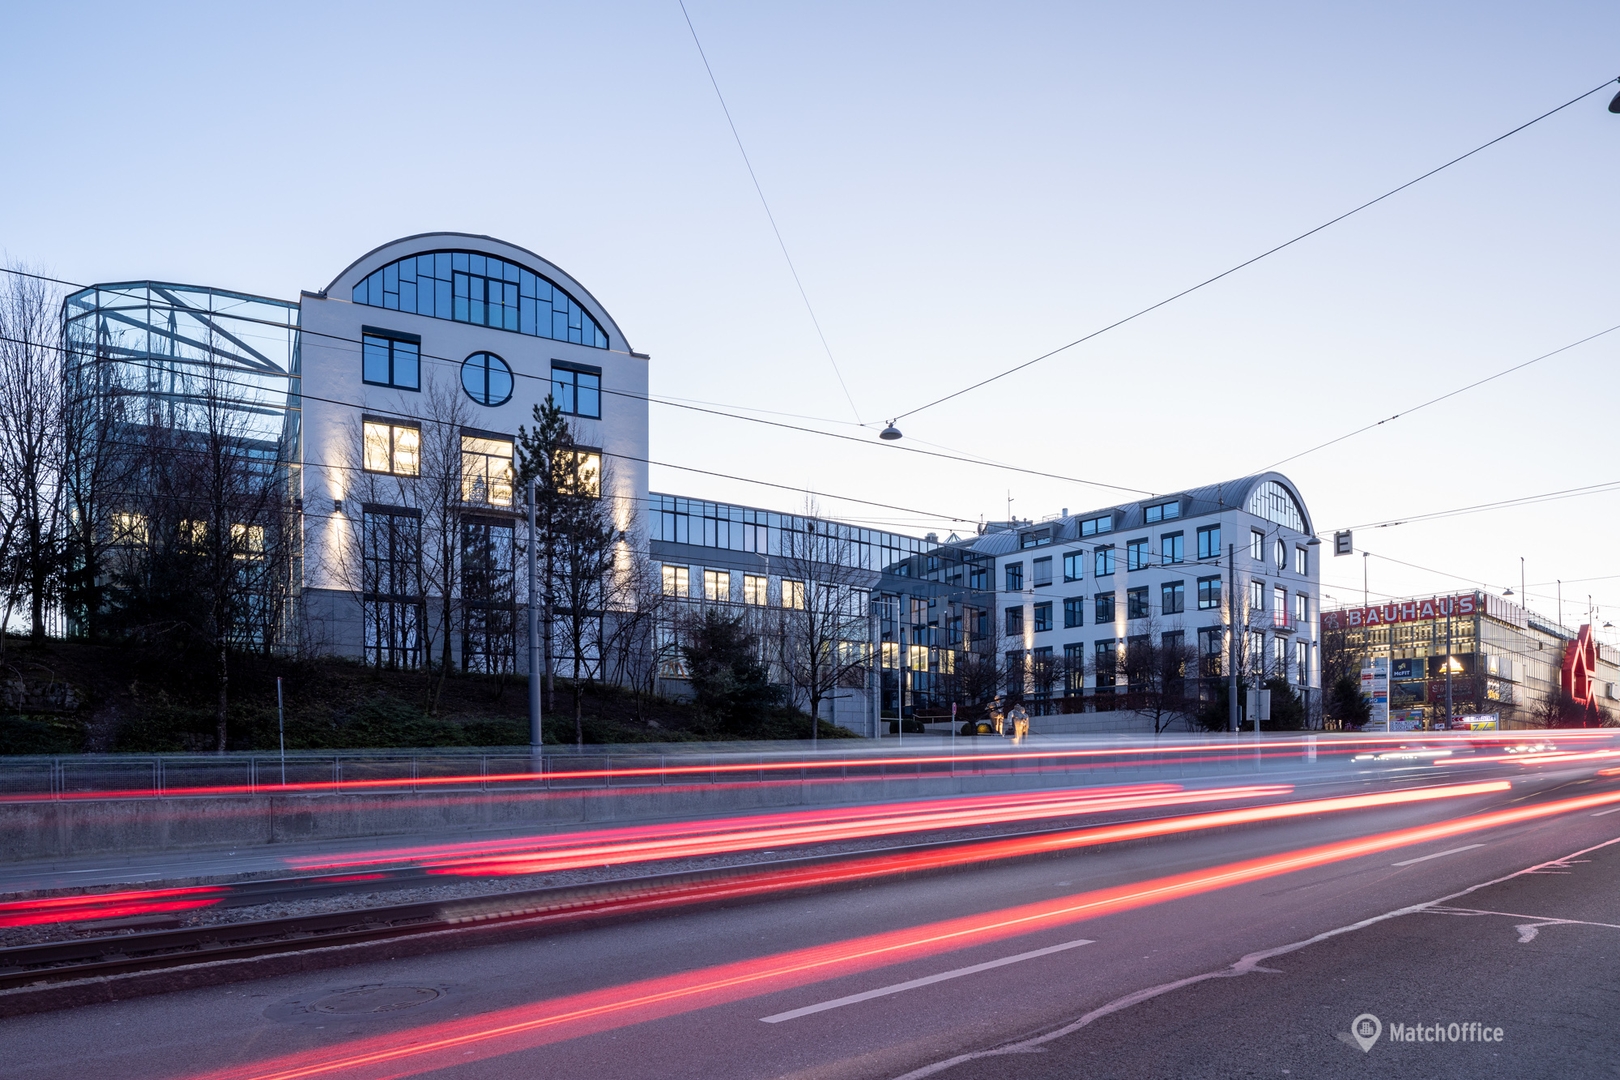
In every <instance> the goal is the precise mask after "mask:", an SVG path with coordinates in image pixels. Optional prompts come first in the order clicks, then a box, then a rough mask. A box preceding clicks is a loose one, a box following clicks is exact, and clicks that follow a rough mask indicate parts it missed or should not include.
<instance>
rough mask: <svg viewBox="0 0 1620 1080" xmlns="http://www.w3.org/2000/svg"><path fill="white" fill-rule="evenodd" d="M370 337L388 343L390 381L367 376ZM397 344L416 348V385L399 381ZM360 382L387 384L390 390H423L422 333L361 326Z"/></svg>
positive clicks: (376, 384)
mask: <svg viewBox="0 0 1620 1080" xmlns="http://www.w3.org/2000/svg"><path fill="white" fill-rule="evenodd" d="M368 339H376V340H378V341H382V342H386V343H387V345H388V381H387V382H379V381H377V380H376V379H368V378H367V377H366V366H367V350H368V349H369V348H371V347H372V342H371V341H370V340H368ZM396 345H409V346H411V347H412V348H413V349H415V350H416V384H415V385H414V386H412V385H408V384H406V383H403V382H400V381H398V379H397V378H396V377H395V371H394V352H395V346H396ZM360 382H361V383H362V384H363V385H366V386H386V387H388V388H389V389H390V390H409V391H411V393H413V394H418V393H421V392H422V335H420V334H407V333H406V332H404V331H403V330H385V329H383V328H382V327H380V326H362V327H361V328H360Z"/></svg>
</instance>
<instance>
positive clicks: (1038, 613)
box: [1035, 600, 1052, 634]
mask: <svg viewBox="0 0 1620 1080" xmlns="http://www.w3.org/2000/svg"><path fill="white" fill-rule="evenodd" d="M1050 629H1052V601H1050V600H1047V601H1044V602H1042V603H1039V604H1036V605H1035V632H1036V633H1037V634H1039V633H1040V632H1041V631H1043V630H1050Z"/></svg>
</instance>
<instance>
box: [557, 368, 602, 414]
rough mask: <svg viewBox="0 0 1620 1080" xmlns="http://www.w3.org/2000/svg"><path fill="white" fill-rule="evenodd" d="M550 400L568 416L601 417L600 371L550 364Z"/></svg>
mask: <svg viewBox="0 0 1620 1080" xmlns="http://www.w3.org/2000/svg"><path fill="white" fill-rule="evenodd" d="M551 400H552V401H554V402H556V404H557V408H559V409H561V410H562V411H563V412H565V413H567V414H568V415H569V416H584V417H588V418H589V419H592V420H599V419H601V417H602V373H601V372H600V371H597V370H596V369H594V368H591V369H583V368H575V367H563V366H561V365H559V364H558V363H557V362H556V361H552V364H551Z"/></svg>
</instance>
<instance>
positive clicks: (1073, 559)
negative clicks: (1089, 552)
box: [1063, 551, 1086, 581]
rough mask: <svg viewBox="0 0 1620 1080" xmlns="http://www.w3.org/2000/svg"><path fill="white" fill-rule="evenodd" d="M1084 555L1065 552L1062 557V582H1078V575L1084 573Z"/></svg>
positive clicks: (1075, 552) (1083, 553)
mask: <svg viewBox="0 0 1620 1080" xmlns="http://www.w3.org/2000/svg"><path fill="white" fill-rule="evenodd" d="M1085 569H1086V553H1085V552H1083V551H1070V552H1066V553H1065V554H1064V556H1063V580H1064V581H1079V580H1080V575H1081V574H1083V573H1085Z"/></svg>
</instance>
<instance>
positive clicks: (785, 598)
mask: <svg viewBox="0 0 1620 1080" xmlns="http://www.w3.org/2000/svg"><path fill="white" fill-rule="evenodd" d="M782 606H783V607H785V608H791V609H793V610H794V611H803V610H804V582H802V581H789V580H787V579H786V578H783V579H782Z"/></svg>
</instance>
